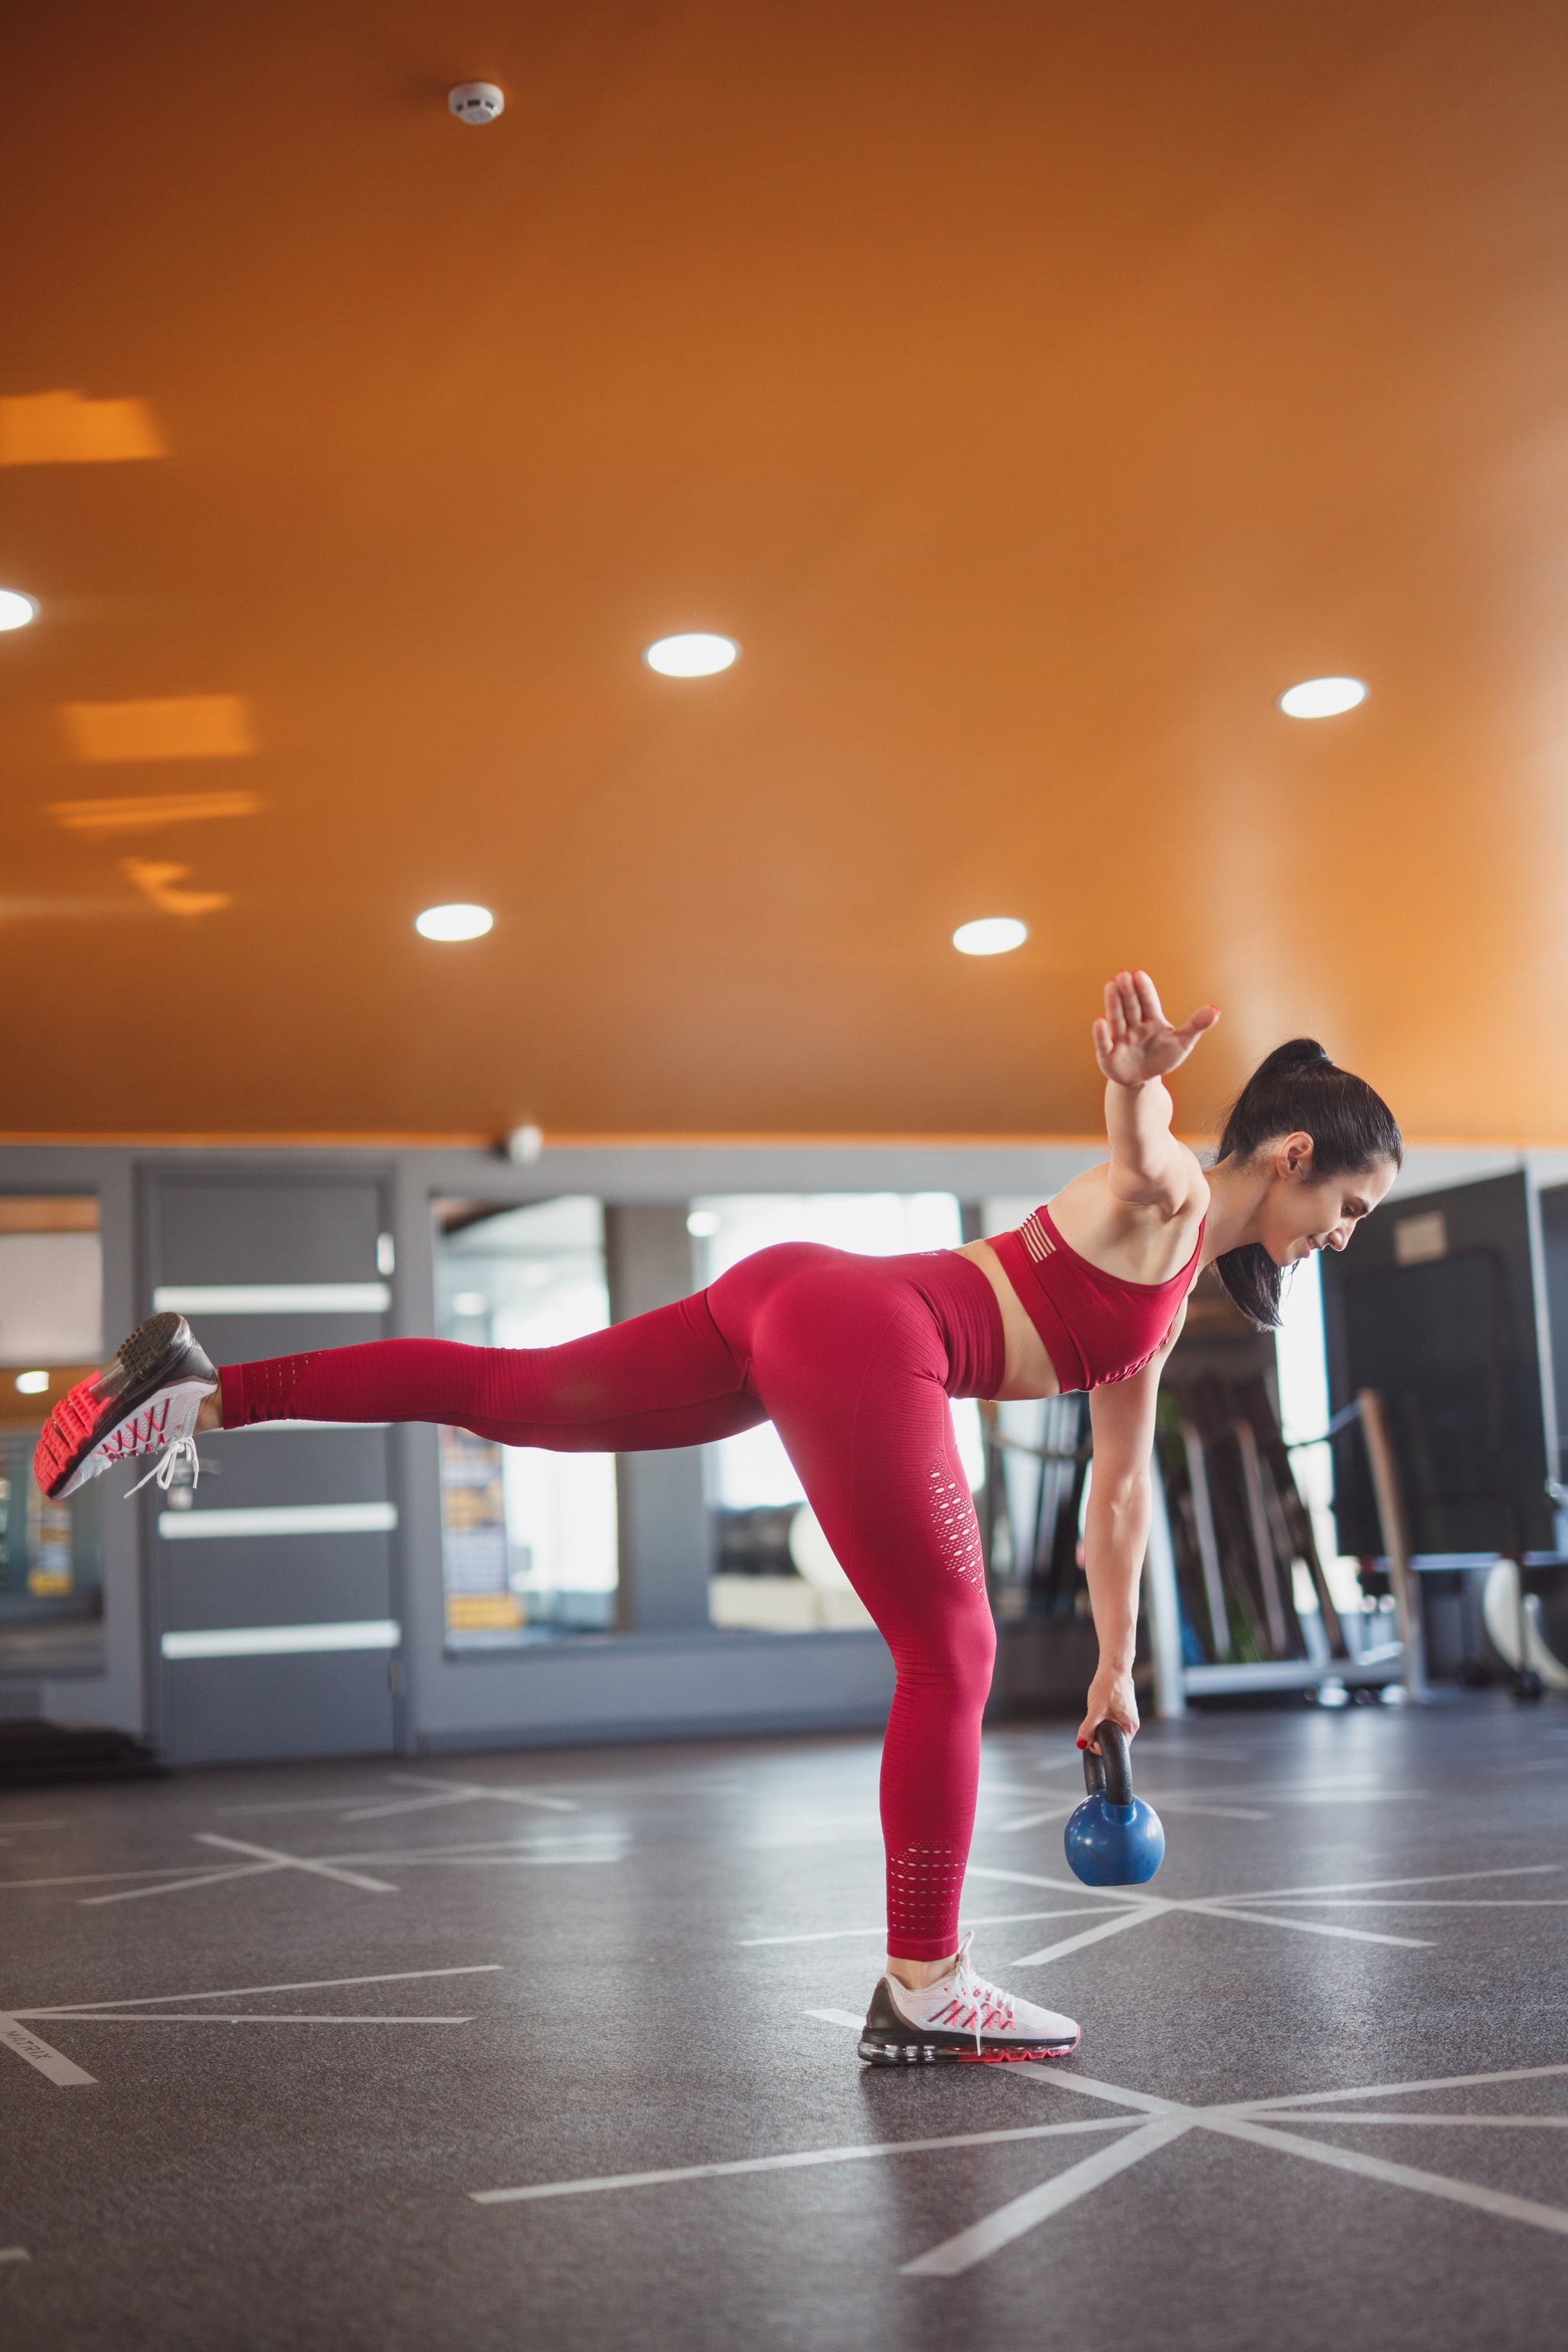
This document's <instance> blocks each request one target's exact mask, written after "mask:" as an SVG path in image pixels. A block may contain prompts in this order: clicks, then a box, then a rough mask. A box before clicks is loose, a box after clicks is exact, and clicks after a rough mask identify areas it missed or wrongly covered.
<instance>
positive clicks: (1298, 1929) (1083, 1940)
mask: <svg viewBox="0 0 1568 2352" xmlns="http://www.w3.org/2000/svg"><path fill="white" fill-rule="evenodd" d="M1561 1867H1562V1865H1561V1864H1558V1863H1552V1862H1546V1863H1522V1864H1514V1865H1510V1867H1509V1868H1507V1869H1502V1870H1486V1871H1479V1870H1462V1871H1437V1872H1432V1873H1429V1874H1426V1875H1425V1876H1422V1877H1417V1878H1392V1879H1378V1878H1373V1879H1363V1880H1354V1879H1352V1880H1345V1881H1341V1882H1339V1883H1338V1884H1337V1885H1333V1886H1323V1887H1310V1886H1300V1887H1282V1888H1280V1889H1279V1893H1278V1894H1277V1895H1169V1896H1166V1895H1151V1894H1148V1893H1146V1892H1145V1890H1144V1889H1142V1887H1129V1886H1106V1887H1097V1888H1095V1889H1094V1890H1093V1892H1094V1893H1096V1894H1097V1895H1100V1897H1101V1898H1102V1899H1103V1900H1104V1901H1105V1902H1107V1903H1108V1904H1115V1905H1117V1906H1119V1915H1130V1916H1117V1917H1115V1918H1114V1919H1113V1920H1110V1921H1108V1923H1107V1925H1106V1927H1103V1928H1101V1929H1095V1928H1089V1929H1086V1930H1085V1931H1084V1932H1083V1933H1082V1934H1081V1935H1079V1936H1071V1937H1068V1938H1067V1939H1066V1940H1065V1941H1064V1942H1062V1943H1060V1944H1051V1945H1047V1946H1046V1947H1045V1948H1043V1949H1042V1950H1040V1951H1036V1952H1025V1953H1023V1954H1022V1955H1021V1956H1020V1958H1017V1959H1016V1960H1010V1961H1009V1962H1007V1964H1006V1965H1007V1966H1008V1967H1010V1968H1015V1969H1027V1968H1041V1967H1043V1966H1044V1965H1045V1964H1046V1963H1047V1961H1049V1960H1056V1959H1060V1958H1064V1957H1065V1956H1066V1955H1067V1954H1068V1953H1069V1952H1075V1951H1078V1950H1080V1949H1081V1948H1083V1946H1084V1945H1086V1944H1090V1943H1095V1942H1097V1941H1098V1940H1099V1938H1100V1936H1101V1935H1115V1934H1117V1933H1119V1932H1120V1930H1121V1927H1124V1926H1127V1925H1137V1924H1140V1923H1142V1922H1146V1921H1148V1920H1151V1919H1158V1918H1163V1916H1165V1915H1166V1914H1167V1913H1168V1912H1174V1911H1185V1912H1189V1913H1192V1914H1194V1915H1196V1916H1199V1917H1203V1918H1209V1919H1238V1920H1242V1921H1245V1922H1247V1924H1249V1925H1251V1926H1254V1927H1281V1928H1284V1929H1286V1930H1287V1931H1293V1932H1294V1933H1296V1934H1299V1935H1306V1936H1329V1937H1336V1938H1339V1939H1342V1940H1344V1941H1348V1942H1350V1943H1355V1944H1384V1945H1389V1946H1392V1947H1394V1948H1401V1949H1405V1950H1409V1951H1426V1950H1430V1949H1431V1948H1432V1939H1431V1937H1426V1936H1395V1935H1392V1934H1389V1933H1388V1932H1386V1931H1385V1930H1382V1929H1378V1928H1373V1927H1340V1926H1336V1925H1334V1924H1332V1923H1331V1922H1330V1921H1327V1920H1321V1919H1320V1920H1310V1919H1301V1918H1279V1917H1277V1916H1273V1915H1272V1914H1270V1913H1268V1912H1266V1911H1257V1910H1254V1909H1252V1908H1251V1907H1250V1906H1252V1905H1253V1904H1256V1903H1261V1902H1266V1901H1270V1900H1272V1901H1276V1902H1280V1903H1300V1904H1308V1903H1313V1902H1325V1907H1328V1908H1332V1909H1344V1908H1353V1907H1354V1904H1353V1903H1351V1904H1345V1903H1331V1902H1326V1898H1328V1897H1330V1896H1331V1895H1361V1893H1362V1891H1363V1889H1364V1890H1371V1889H1373V1888H1379V1887H1384V1886H1439V1885H1461V1884H1468V1883H1472V1882H1474V1881H1477V1880H1480V1879H1493V1878H1518V1877H1528V1876H1536V1875H1539V1874H1542V1873H1543V1872H1549V1871H1555V1870H1557V1869H1560V1868H1561ZM969 1875H970V1876H971V1877H978V1878H1003V1879H1010V1880H1016V1879H1018V1878H1021V1877H1023V1875H1024V1874H1022V1873H1020V1872H1013V1871H997V1870H993V1869H988V1868H984V1867H981V1866H979V1865H975V1864H972V1865H971V1867H970V1872H969ZM1025 1883H1026V1884H1034V1885H1060V1884H1062V1882H1060V1881H1047V1880H1042V1879H1036V1880H1033V1881H1029V1880H1026V1881H1025ZM1367 1899H1370V1900H1372V1901H1381V1900H1383V1899H1384V1898H1383V1897H1381V1896H1378V1895H1368V1898H1367ZM1477 1907H1478V1908H1479V1907H1481V1906H1480V1905H1479V1904H1478V1906H1477ZM1565 1907H1568V1905H1565Z"/></svg>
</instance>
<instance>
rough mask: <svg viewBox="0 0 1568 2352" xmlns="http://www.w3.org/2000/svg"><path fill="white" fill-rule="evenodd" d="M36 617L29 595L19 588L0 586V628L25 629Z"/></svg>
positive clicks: (34, 606)
mask: <svg viewBox="0 0 1568 2352" xmlns="http://www.w3.org/2000/svg"><path fill="white" fill-rule="evenodd" d="M37 617H38V608H37V604H35V603H34V601H33V599H32V598H31V596H24V595H23V593H22V592H21V590H20V589H19V588H0V629H25V628H26V625H27V624H28V622H29V621H36V620H37Z"/></svg>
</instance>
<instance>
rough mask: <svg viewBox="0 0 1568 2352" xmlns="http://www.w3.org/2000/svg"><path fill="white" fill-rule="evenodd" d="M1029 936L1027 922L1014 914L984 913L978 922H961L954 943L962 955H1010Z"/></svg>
mask: <svg viewBox="0 0 1568 2352" xmlns="http://www.w3.org/2000/svg"><path fill="white" fill-rule="evenodd" d="M1028 936H1029V926H1028V925H1027V923H1020V922H1019V921H1018V920H1017V919H1016V916H1013V915H984V916H982V917H981V919H980V920H979V921H978V922H977V923H960V925H959V927H958V929H957V930H956V931H954V933H953V935H952V944H953V946H954V947H955V948H956V949H957V950H958V952H959V954H960V955H1010V954H1011V953H1012V951H1013V950H1014V949H1015V948H1021V947H1022V946H1023V944H1024V941H1025V940H1026V939H1027V938H1028Z"/></svg>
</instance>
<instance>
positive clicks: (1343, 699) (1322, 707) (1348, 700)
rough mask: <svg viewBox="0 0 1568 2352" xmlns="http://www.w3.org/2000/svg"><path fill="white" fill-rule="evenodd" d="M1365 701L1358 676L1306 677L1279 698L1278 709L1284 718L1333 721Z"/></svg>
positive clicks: (1363, 689) (1363, 690) (1362, 687)
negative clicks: (1343, 711)
mask: <svg viewBox="0 0 1568 2352" xmlns="http://www.w3.org/2000/svg"><path fill="white" fill-rule="evenodd" d="M1365 700H1366V688H1365V687H1364V686H1363V684H1362V682H1361V680H1360V678H1359V677H1309V678H1303V679H1302V681H1301V683H1300V686H1292V687H1290V688H1288V689H1287V690H1286V692H1285V693H1283V694H1282V695H1281V696H1280V698H1279V708H1280V709H1281V710H1282V711H1283V712H1284V713H1285V716H1286V718H1287V719H1337V718H1338V717H1339V715H1340V713H1341V712H1342V710H1353V709H1355V707H1356V705H1357V704H1358V703H1360V702H1364V701H1365Z"/></svg>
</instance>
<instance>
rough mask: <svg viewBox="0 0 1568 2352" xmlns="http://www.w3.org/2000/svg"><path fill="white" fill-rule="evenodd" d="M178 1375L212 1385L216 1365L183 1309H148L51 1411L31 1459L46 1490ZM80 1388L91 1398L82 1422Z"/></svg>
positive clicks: (54, 1489)
mask: <svg viewBox="0 0 1568 2352" xmlns="http://www.w3.org/2000/svg"><path fill="white" fill-rule="evenodd" d="M182 1333H183V1334H184V1337H183V1339H182ZM181 1379H189V1380H196V1381H211V1382H212V1383H213V1385H214V1386H215V1387H216V1383H217V1370H216V1366H215V1365H214V1364H213V1363H212V1361H211V1360H210V1359H209V1358H208V1356H207V1355H206V1353H205V1350H204V1349H202V1348H201V1346H200V1345H199V1344H198V1342H197V1341H196V1340H195V1338H194V1337H193V1336H192V1333H191V1329H190V1326H189V1325H188V1324H187V1323H186V1321H185V1318H184V1316H183V1315H174V1314H168V1313H165V1314H163V1315H150V1316H149V1317H148V1318H147V1320H146V1321H145V1322H144V1323H138V1325H137V1326H136V1328H135V1330H134V1331H132V1333H131V1334H130V1336H129V1338H127V1339H122V1340H121V1343H120V1345H119V1347H118V1348H116V1349H115V1351H114V1353H113V1355H112V1356H111V1357H110V1360H109V1362H108V1363H107V1364H106V1365H105V1367H104V1369H103V1370H102V1371H101V1372H100V1373H99V1374H98V1375H97V1377H96V1379H95V1380H93V1381H83V1382H82V1383H81V1384H80V1386H79V1387H78V1388H76V1389H73V1390H72V1391H71V1393H70V1395H69V1396H68V1397H66V1398H63V1399H62V1400H61V1402H60V1404H58V1405H57V1406H56V1408H55V1410H54V1412H53V1413H51V1415H50V1416H49V1420H48V1422H47V1423H46V1424H45V1429H44V1433H43V1436H42V1437H41V1438H40V1440H39V1445H38V1454H37V1455H36V1456H35V1465H34V1466H35V1471H36V1473H37V1474H38V1484H39V1485H40V1486H42V1487H43V1490H44V1492H45V1494H46V1495H48V1496H55V1495H58V1493H59V1491H60V1488H61V1487H62V1486H66V1485H67V1484H68V1481H69V1480H70V1479H72V1478H74V1477H75V1475H76V1474H77V1472H78V1471H79V1469H80V1467H81V1465H82V1464H83V1463H84V1462H85V1461H86V1459H87V1457H88V1455H89V1454H91V1453H92V1452H93V1451H94V1449H95V1448H96V1447H98V1446H100V1445H101V1444H102V1443H103V1441H104V1439H105V1438H106V1437H108V1436H110V1435H111V1434H112V1433H113V1432H114V1431H115V1430H116V1429H118V1428H119V1427H120V1425H121V1423H122V1422H126V1421H130V1420H132V1419H133V1418H134V1416H135V1415H136V1414H137V1413H138V1412H141V1410H142V1406H143V1405H144V1404H145V1403H146V1402H147V1401H148V1399H149V1398H150V1397H153V1396H156V1394H157V1393H158V1391H159V1390H160V1389H161V1388H163V1387H172V1386H173V1385H174V1383H175V1382H176V1381H179V1380H181ZM110 1384H112V1385H110ZM104 1388H108V1393H107V1394H105V1395H103V1396H102V1397H101V1399H100V1397H99V1395H98V1393H97V1392H98V1391H100V1390H102V1389H104ZM84 1392H85V1393H86V1395H87V1397H88V1398H89V1401H90V1406H89V1408H88V1409H90V1410H91V1419H90V1421H89V1422H88V1423H87V1424H86V1425H85V1426H83V1425H82V1421H83V1417H84V1411H85V1410H86V1409H84V1407H83V1406H82V1405H81V1404H80V1403H79V1400H80V1399H81V1398H82V1397H83V1395H84ZM61 1438H66V1439H67V1443H66V1444H64V1445H62V1444H60V1440H61ZM46 1455H47V1461H48V1468H49V1476H48V1478H47V1481H46V1479H45V1478H44V1476H43V1475H41V1474H42V1469H43V1466H44V1457H45V1456H46Z"/></svg>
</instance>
